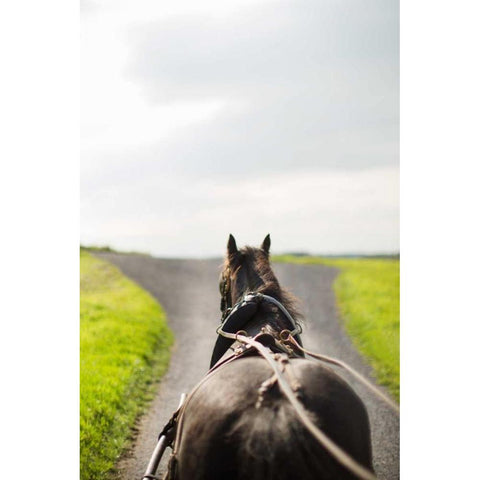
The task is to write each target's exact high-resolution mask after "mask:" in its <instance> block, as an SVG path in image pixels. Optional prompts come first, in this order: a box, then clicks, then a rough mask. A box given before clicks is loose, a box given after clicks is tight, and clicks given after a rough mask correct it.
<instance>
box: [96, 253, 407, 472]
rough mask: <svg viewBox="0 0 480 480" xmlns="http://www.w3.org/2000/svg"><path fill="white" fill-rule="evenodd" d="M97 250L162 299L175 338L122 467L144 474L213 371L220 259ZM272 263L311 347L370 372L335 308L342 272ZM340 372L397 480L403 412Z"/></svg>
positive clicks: (377, 453) (380, 458)
mask: <svg viewBox="0 0 480 480" xmlns="http://www.w3.org/2000/svg"><path fill="white" fill-rule="evenodd" d="M98 256H100V257H102V258H104V259H106V260H108V261H110V262H112V263H113V264H115V265H117V266H118V267H119V268H120V269H121V270H122V271H123V272H124V273H125V274H126V275H127V276H128V277H130V278H131V279H133V280H134V281H135V282H137V283H138V284H139V285H141V286H142V287H143V288H144V289H145V290H147V291H149V292H150V293H151V294H152V295H153V296H154V297H155V298H156V299H157V300H158V301H159V302H160V303H161V304H162V306H163V307H164V309H165V311H166V313H167V317H168V323H169V325H170V327H171V328H172V330H173V332H174V334H175V338H176V342H175V346H174V348H173V351H172V357H171V362H170V368H169V370H168V372H167V374H166V375H165V376H164V377H163V379H162V381H161V383H160V385H159V389H158V394H157V395H156V398H155V400H154V401H153V403H152V405H151V408H150V410H149V411H148V413H147V414H146V415H144V417H143V418H141V419H140V421H139V422H138V425H137V428H138V431H137V435H136V439H135V443H134V445H133V448H132V449H131V450H130V451H129V452H128V453H127V454H126V455H125V456H124V457H123V458H122V459H121V461H120V462H119V465H118V467H119V479H120V480H140V479H141V478H142V475H143V473H145V468H146V466H147V464H148V461H149V459H150V456H151V454H152V452H153V450H154V448H155V445H156V440H157V436H158V433H159V432H160V430H161V428H162V426H163V425H164V424H165V423H166V421H168V419H169V418H170V415H171V413H172V412H173V411H174V410H175V409H176V407H177V404H178V401H179V398H180V394H181V393H182V392H185V393H187V392H188V391H189V390H191V389H192V387H193V386H194V385H195V384H196V383H197V382H198V381H199V380H200V379H201V378H202V377H203V376H204V375H205V373H206V371H207V370H208V366H209V361H210V355H211V352H212V349H213V345H214V343H215V340H216V335H215V329H216V327H217V325H218V323H219V318H220V310H219V308H220V294H219V292H218V276H219V273H220V264H221V260H219V259H218V260H170V259H168V260H167V259H159V258H152V257H146V256H140V255H123V254H113V253H101V254H98ZM273 268H274V271H275V273H276V275H277V278H278V279H279V282H280V284H281V285H282V286H283V287H286V288H287V289H289V290H290V291H291V292H292V293H293V294H295V295H296V296H297V298H298V299H299V300H300V306H301V310H302V312H303V313H304V315H305V319H306V322H305V323H306V325H305V327H304V332H303V334H302V340H303V342H304V346H305V348H307V349H310V350H313V351H315V352H319V353H323V354H326V355H330V356H333V357H336V358H338V359H340V360H343V361H345V362H347V363H348V364H350V365H351V366H352V367H353V368H355V369H356V370H358V371H359V372H360V373H362V374H364V375H366V376H367V377H370V378H372V377H371V369H370V368H369V367H368V365H366V363H365V362H364V361H363V359H362V358H361V357H360V355H359V354H358V353H357V352H356V350H355V348H354V347H353V345H352V343H351V341H350V339H349V338H348V337H347V336H346V334H345V333H344V331H343V329H342V327H341V323H340V321H339V318H338V315H337V312H336V307H335V295H334V293H333V290H332V283H333V281H334V279H335V277H336V275H337V273H338V271H337V270H336V269H334V268H330V267H325V266H321V265H311V266H303V265H291V264H281V263H278V264H274V266H273ZM333 368H335V367H333ZM337 370H338V369H337ZM339 373H341V372H339ZM342 376H344V377H345V378H347V379H348V380H349V381H350V384H351V385H352V386H353V387H354V388H355V389H356V391H357V392H358V394H359V395H360V397H361V398H362V399H363V400H364V402H365V404H366V406H367V409H368V413H369V418H370V425H371V430H372V444H373V456H374V466H375V470H376V473H377V476H378V478H379V479H384V480H395V479H398V478H399V420H398V417H397V416H396V414H395V413H393V412H392V411H391V410H390V409H389V408H388V407H387V406H386V405H385V404H384V403H382V402H381V401H380V400H377V398H376V397H375V396H373V395H372V394H371V393H370V392H369V391H368V390H366V389H365V387H363V386H362V385H361V384H359V383H358V382H356V381H354V380H352V379H351V378H349V377H348V375H342ZM169 452H170V450H169V449H167V451H166V452H165V455H164V458H163V459H162V463H161V464H160V467H159V471H158V472H157V474H161V473H163V472H164V471H165V466H166V462H167V459H168V456H169Z"/></svg>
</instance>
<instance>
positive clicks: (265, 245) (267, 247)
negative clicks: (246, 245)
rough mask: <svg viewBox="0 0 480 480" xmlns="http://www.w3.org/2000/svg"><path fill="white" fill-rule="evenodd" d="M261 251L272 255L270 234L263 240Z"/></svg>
mask: <svg viewBox="0 0 480 480" xmlns="http://www.w3.org/2000/svg"><path fill="white" fill-rule="evenodd" d="M261 249H262V250H263V251H264V252H265V253H266V254H267V255H268V254H269V253H270V234H268V235H267V236H266V237H265V239H264V240H263V243H262V246H261Z"/></svg>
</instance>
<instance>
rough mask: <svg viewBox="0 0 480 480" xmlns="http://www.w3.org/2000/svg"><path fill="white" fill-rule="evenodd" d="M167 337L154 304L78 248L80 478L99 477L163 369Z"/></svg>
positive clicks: (102, 476) (104, 475)
mask: <svg viewBox="0 0 480 480" xmlns="http://www.w3.org/2000/svg"><path fill="white" fill-rule="evenodd" d="M172 343H173V335H172V333H171V332H170V330H169V328H168V327H167V324H166V318H165V314H164V312H163V311H162V309H161V307H160V306H159V305H158V303H157V302H156V301H155V300H154V299H153V298H152V297H151V296H150V295H149V294H148V293H146V292H145V291H144V290H142V289H141V288H140V287H138V286H137V285H136V284H134V283H133V282H131V281H130V280H128V279H127V278H126V277H124V276H123V275H122V274H121V273H120V271H119V270H117V269H116V268H115V267H114V266H112V265H111V264H109V263H107V262H105V261H102V260H99V259H98V258H95V257H93V256H92V255H90V254H89V253H88V252H86V251H85V250H81V251H80V478H81V479H82V480H93V479H105V478H108V476H109V474H111V473H112V472H113V471H114V466H115V462H116V460H117V459H118V458H119V456H120V454H121V453H122V451H123V450H124V448H125V447H126V446H127V445H128V441H129V439H130V438H131V432H132V429H131V427H132V426H133V425H134V423H135V419H136V418H137V417H138V415H139V414H140V413H142V412H143V411H144V409H145V407H146V405H147V402H148V401H149V400H150V399H151V398H152V396H153V392H154V386H155V382H156V381H157V380H158V379H159V378H160V377H161V376H162V375H163V373H164V372H165V370H166V368H167V366H168V361H169V357H170V346H171V345H172Z"/></svg>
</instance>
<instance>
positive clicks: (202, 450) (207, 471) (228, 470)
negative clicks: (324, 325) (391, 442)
mask: <svg viewBox="0 0 480 480" xmlns="http://www.w3.org/2000/svg"><path fill="white" fill-rule="evenodd" d="M272 373H273V372H272V370H271V368H270V367H269V366H268V364H267V363H266V362H265V360H263V359H262V358H260V357H249V358H243V359H239V360H236V361H234V362H232V363H230V364H227V365H224V366H223V367H220V368H219V369H218V370H217V371H215V372H214V373H213V374H211V376H210V377H209V378H208V379H207V380H206V381H205V382H204V383H203V385H202V386H201V387H200V388H199V389H198V390H197V391H196V392H195V394H194V395H193V396H192V398H191V399H190V400H189V402H188V405H187V408H186V409H185V413H184V418H183V420H182V423H183V424H182V431H181V436H180V438H179V440H180V444H179V449H178V453H177V459H176V460H177V467H178V468H177V475H176V476H177V478H178V479H180V480H187V479H189V480H207V479H208V480H217V479H218V480H220V479H238V480H240V479H254V480H255V479H262V480H266V479H274V478H275V479H277V480H282V479H289V480H294V479H302V480H309V479H351V478H355V477H353V476H352V475H351V474H350V473H349V472H348V471H346V470H345V469H344V468H343V467H341V466H340V465H339V464H338V463H337V462H336V461H335V460H334V459H332V458H331V456H330V455H329V454H328V452H326V451H325V449H324V448H323V447H322V446H321V445H320V444H319V443H318V441H317V440H316V439H315V438H314V437H313V436H312V435H311V434H310V433H309V432H308V431H307V430H306V429H305V427H304V426H303V424H302V423H301V422H300V420H299V418H298V416H297V414H296V412H295V411H294V408H293V406H292V405H291V404H290V403H289V401H288V400H287V399H286V398H285V397H284V395H283V394H282V393H281V392H280V390H279V388H278V385H277V384H276V383H275V382H273V381H272V382H271V383H270V382H268V380H269V379H272ZM285 376H286V378H287V379H288V380H289V383H290V384H291V386H292V387H293V388H294V389H297V387H298V389H297V391H296V393H297V395H298V398H299V400H300V401H301V402H302V403H303V405H304V407H305V408H306V410H307V411H308V412H309V415H310V416H311V419H312V420H313V421H314V422H315V424H316V425H317V426H318V427H319V428H320V429H321V430H322V431H323V432H324V433H326V434H327V435H328V436H329V437H330V439H331V440H333V441H334V442H335V443H336V444H337V445H338V446H340V447H341V448H342V449H343V450H344V451H346V452H347V453H348V454H349V455H351V456H352V457H353V458H354V459H356V460H357V461H358V462H360V463H361V464H363V465H364V466H365V467H367V468H370V469H372V464H371V447H370V428H369V422H368V415H367V412H366V409H365V406H364V405H363V403H362V401H361V400H360V398H359V397H358V396H357V395H356V393H355V392H354V391H353V390H352V389H351V388H350V386H349V385H348V384H347V383H346V382H345V381H343V380H342V379H341V378H340V377H339V376H338V375H337V374H335V373H334V372H333V371H332V370H330V369H329V368H326V367H324V366H323V365H321V364H320V363H317V362H312V361H309V360H305V359H293V360H290V361H289V366H287V368H286V370H285ZM262 385H263V388H261V387H262ZM261 390H263V391H264V393H263V394H261V393H260V391H261Z"/></svg>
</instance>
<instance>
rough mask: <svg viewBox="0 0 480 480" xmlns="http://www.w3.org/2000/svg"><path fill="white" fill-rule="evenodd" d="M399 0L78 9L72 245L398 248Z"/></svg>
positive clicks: (171, 251) (171, 249)
mask: <svg viewBox="0 0 480 480" xmlns="http://www.w3.org/2000/svg"><path fill="white" fill-rule="evenodd" d="M398 22H399V21H398V2H397V1H390V0H375V1H373V0H350V1H347V0H292V1H273V0H272V1H269V0H263V1H262V0H257V1H254V0H244V1H240V0H235V1H227V0H220V1H218V0H215V1H214V0H202V1H201V2H199V1H198V0H193V1H179V0H176V1H164V2H159V1H158V0H152V1H149V0H148V1H144V0H130V1H126V0H107V1H105V0H103V1H102V0H97V1H93V0H92V1H85V2H82V30H81V35H82V40H81V45H82V52H81V60H82V65H81V72H82V78H81V82H82V98H81V108H82V119H81V155H82V161H81V242H82V243H83V244H86V245H92V244H95V245H107V244H108V245H110V246H112V247H115V248H119V249H128V250H140V251H145V252H149V253H152V254H154V255H158V256H169V257H171V256H194V257H202V256H220V255H222V254H223V252H224V250H225V245H226V241H227V237H228V234H229V233H233V234H234V235H235V236H236V238H237V243H238V244H239V245H240V244H241V245H243V244H246V243H247V244H259V243H260V242H261V241H262V239H263V237H264V236H265V235H266V234H267V233H270V234H271V237H272V251H273V252H274V253H280V252H285V251H305V252H310V253H347V252H351V253H352V252H355V253H387V252H395V251H398V249H399V158H398V155H399V108H398V100H399V64H398V63H399V58H398V48H399V47H398Z"/></svg>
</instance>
